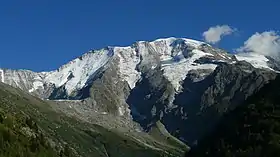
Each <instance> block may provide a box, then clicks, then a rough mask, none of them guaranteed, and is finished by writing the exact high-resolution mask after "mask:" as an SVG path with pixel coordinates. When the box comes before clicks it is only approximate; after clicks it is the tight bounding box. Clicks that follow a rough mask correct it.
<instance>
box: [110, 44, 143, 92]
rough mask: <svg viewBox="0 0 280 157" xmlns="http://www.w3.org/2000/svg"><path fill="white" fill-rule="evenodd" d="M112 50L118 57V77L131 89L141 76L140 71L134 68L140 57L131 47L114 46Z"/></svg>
mask: <svg viewBox="0 0 280 157" xmlns="http://www.w3.org/2000/svg"><path fill="white" fill-rule="evenodd" d="M114 51H115V53H116V54H117V56H118V57H119V59H120V64H119V68H120V73H119V74H120V77H121V78H122V79H123V80H122V81H126V82H127V83H128V85H129V87H130V88H131V89H133V88H134V87H135V84H136V82H137V81H138V80H139V79H140V78H141V73H140V72H138V71H137V70H136V66H137V65H138V64H139V63H140V57H139V56H138V55H137V52H136V50H135V49H134V48H131V47H115V49H114Z"/></svg>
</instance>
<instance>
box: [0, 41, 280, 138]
mask: <svg viewBox="0 0 280 157" xmlns="http://www.w3.org/2000/svg"><path fill="white" fill-rule="evenodd" d="M278 67H280V66H279V64H278V62H277V61H272V59H270V58H269V57H266V56H262V55H257V54H245V53H244V54H235V55H234V54H229V53H227V52H225V51H223V50H221V49H218V48H214V47H212V46H210V45H209V44H206V43H204V42H200V41H196V40H191V39H185V38H165V39H158V40H155V41H151V42H148V41H138V42H136V43H134V44H132V45H131V46H127V47H106V48H103V49H100V50H91V51H90V52H88V53H85V54H84V55H82V56H81V57H79V58H76V59H74V60H72V61H70V62H69V63H67V64H65V65H63V66H61V67H60V68H59V69H57V70H54V71H50V72H39V73H36V72H32V71H29V70H10V69H0V74H1V75H0V77H1V79H0V80H1V81H2V82H3V83H6V84H9V85H12V86H14V87H17V88H20V89H22V90H24V91H28V92H30V93H31V94H33V95H35V96H38V97H40V98H43V99H50V100H58V99H59V100H61V99H64V100H69V99H70V100H85V102H86V103H87V104H90V105H91V106H93V109H94V111H98V112H101V113H106V114H113V115H118V116H124V117H128V118H130V115H132V118H133V119H134V120H135V121H136V122H138V123H139V124H141V126H142V127H143V128H144V129H146V130H149V128H150V127H151V126H152V125H153V124H155V122H156V121H159V120H160V121H162V123H163V124H164V125H166V127H167V130H168V131H169V132H171V133H172V134H176V136H177V137H178V138H179V137H180V138H182V139H185V140H186V141H188V142H193V141H195V140H196V139H197V138H200V137H201V136H202V135H203V133H204V131H201V132H200V131H198V129H200V130H207V129H202V128H201V127H202V126H203V124H204V123H207V122H208V121H207V119H206V118H208V120H210V119H211V118H210V119H209V117H208V116H210V115H211V116H212V117H216V118H217V117H219V116H218V115H220V114H221V112H220V110H223V111H224V110H225V111H226V110H227V109H228V108H229V107H232V106H235V105H236V104H238V103H240V102H242V101H244V100H245V99H246V97H247V96H249V95H250V94H252V93H254V92H255V91H256V90H258V89H259V88H261V87H262V85H263V84H265V83H266V82H267V81H269V80H271V79H274V78H275V76H276V72H277V71H278V70H279V68H278ZM217 103H219V105H221V106H222V107H220V106H219V107H217V106H216V104H217ZM231 104H232V105H231ZM223 105H224V106H223ZM213 107H214V108H216V107H217V108H218V109H219V111H217V112H216V109H214V110H215V112H214V110H213ZM209 108H210V109H209ZM210 111H211V112H210ZM208 112H209V113H208ZM202 113H203V116H204V118H201V117H199V116H198V115H201V114H202ZM213 115H215V116H213ZM203 116H202V117H203ZM211 116H210V117H211ZM175 120H176V122H178V123H174V121H175ZM213 121H214V120H213ZM195 124H197V127H192V125H195ZM185 126H188V127H185ZM189 127H192V129H190V128H189ZM207 127H209V128H210V123H209V126H207ZM178 129H179V132H178Z"/></svg>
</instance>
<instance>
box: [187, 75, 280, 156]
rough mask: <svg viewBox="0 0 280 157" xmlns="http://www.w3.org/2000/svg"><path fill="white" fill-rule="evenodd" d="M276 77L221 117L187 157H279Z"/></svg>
mask: <svg viewBox="0 0 280 157" xmlns="http://www.w3.org/2000/svg"><path fill="white" fill-rule="evenodd" d="M279 91H280V77H279V76H278V77H277V78H276V79H275V80H273V81H271V82H270V83H268V84H266V85H265V86H264V87H263V88H262V89H261V90H260V91H259V92H257V93H256V94H253V95H252V96H250V97H249V98H248V99H247V100H246V101H245V102H244V103H242V104H241V105H239V106H238V107H237V108H235V109H233V110H232V111H230V112H229V113H228V114H226V115H224V117H223V119H222V120H221V122H219V124H218V126H217V127H216V128H215V130H214V131H213V132H211V133H209V134H208V135H207V136H206V137H205V138H204V139H202V140H201V141H199V142H198V145H197V146H195V147H193V148H192V149H191V151H190V152H189V153H188V154H187V155H186V156H187V157H201V156H205V157H207V156H209V157H210V156H211V157H213V156H223V157H231V156H234V157H243V156H254V157H274V156H279V155H280V143H279V140H280V139H279V137H280V122H279V118H280V100H279V95H280V92H279Z"/></svg>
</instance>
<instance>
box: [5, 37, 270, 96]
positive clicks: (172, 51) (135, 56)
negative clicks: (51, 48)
mask: <svg viewBox="0 0 280 157" xmlns="http://www.w3.org/2000/svg"><path fill="white" fill-rule="evenodd" d="M209 48H212V47H211V46H210V45H207V44H206V43H203V42H200V41H195V40H191V39H177V38H167V39H158V40H155V41H152V42H145V41H140V42H137V43H135V44H133V45H132V46H129V47H107V48H104V49H101V50H93V51H90V52H88V53H86V54H84V55H83V56H81V57H79V58H76V59H74V60H73V61H70V62H69V63H67V64H65V65H63V66H62V67H60V68H59V69H57V70H55V71H51V72H40V73H35V72H32V71H28V70H9V69H1V70H0V73H1V81H2V82H4V83H7V84H10V85H13V86H15V87H19V88H21V89H23V90H25V91H29V92H31V93H36V94H38V93H42V90H43V91H44V90H46V88H53V90H54V89H55V88H60V87H64V88H65V91H66V94H67V95H69V96H71V95H75V92H77V91H79V90H81V89H82V88H84V87H85V86H87V85H88V83H89V82H90V81H91V80H92V79H93V78H94V76H96V75H97V74H98V73H100V72H102V71H104V70H106V66H107V65H108V63H109V62H110V61H111V60H113V59H116V58H117V59H118V63H117V66H118V67H119V71H118V73H119V75H120V77H121V79H122V81H126V82H127V83H128V84H129V86H130V88H131V89H133V88H134V87H135V83H136V82H137V81H138V80H139V79H140V78H141V71H138V70H137V68H136V67H137V65H139V63H140V62H141V61H142V62H144V61H145V62H147V63H146V64H150V62H152V64H151V65H150V67H149V68H150V69H154V68H156V67H160V68H161V69H162V70H163V71H164V76H165V77H166V78H167V79H168V80H169V81H170V82H172V84H173V86H174V88H175V89H176V90H179V88H180V83H179V82H180V81H182V80H184V79H185V77H186V74H187V73H188V72H189V71H190V70H195V69H209V70H212V71H213V70H214V69H215V68H216V67H217V63H219V62H227V63H235V62H236V61H237V60H239V61H240V60H245V61H247V62H249V63H251V64H252V65H253V66H254V67H256V68H267V69H270V70H273V69H272V68H270V67H269V66H268V64H267V62H268V61H269V60H268V59H267V58H266V57H265V56H262V55H254V54H239V55H230V54H227V53H225V52H222V51H221V52H220V53H216V54H213V53H211V52H209V51H208V50H207V49H209ZM151 55H153V56H151ZM234 56H235V57H236V58H234ZM201 58H209V59H212V61H213V62H212V63H196V61H198V60H199V59H201ZM143 64H145V63H143ZM52 85H53V86H52ZM36 91H37V92H36ZM39 91H41V92H39ZM43 93H44V92H43ZM49 94H50V93H49V92H48V94H46V95H45V94H39V95H40V96H41V97H42V98H48V96H49Z"/></svg>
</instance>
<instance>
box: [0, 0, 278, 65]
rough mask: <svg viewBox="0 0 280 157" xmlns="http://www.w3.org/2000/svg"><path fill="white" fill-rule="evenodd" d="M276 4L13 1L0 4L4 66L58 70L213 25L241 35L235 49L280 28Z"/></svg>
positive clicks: (231, 41)
mask: <svg viewBox="0 0 280 157" xmlns="http://www.w3.org/2000/svg"><path fill="white" fill-rule="evenodd" d="M279 6H280V2H278V1H277V0H274V1H272V0H271V1H270V0H266V1H261V0H234V1H228V0H200V1H198V0H173V1H167V0H141V1H136V0H130V1H128V0H126V1H125V0H118V1H116V0H102V1H94V0H79V1H77V0H67V1H66V0H45V1H38V0H26V1H22V0H9V1H1V2H0V20H1V24H0V35H1V36H0V43H1V44H0V52H1V53H0V54H1V56H0V67H4V68H12V69H18V68H24V69H31V70H34V71H42V70H53V69H56V68H58V67H59V66H61V65H62V64H64V63H66V62H68V61H70V60H72V59H73V58H75V57H78V56H80V55H81V54H83V53H85V52H86V51H87V50H89V49H91V48H93V49H98V48H102V47H105V46H108V45H110V46H114V45H120V46H125V45H130V44H131V43H133V42H135V41H137V40H153V39H156V38H161V37H170V36H174V37H187V38H192V39H198V40H203V37H202V33H203V32H204V31H206V30H208V29H209V27H212V26H216V25H229V26H231V27H233V28H236V29H237V30H238V31H237V32H236V33H234V34H233V35H231V36H226V37H225V38H224V39H223V40H222V41H221V42H220V43H218V46H219V47H222V48H224V49H227V50H229V51H231V50H232V49H234V48H238V47H240V46H242V45H243V43H244V41H246V40H247V39H248V38H249V37H250V36H252V35H253V34H254V33H255V32H264V31H270V30H275V31H278V30H279V29H280V20H279V15H280V11H279Z"/></svg>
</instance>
